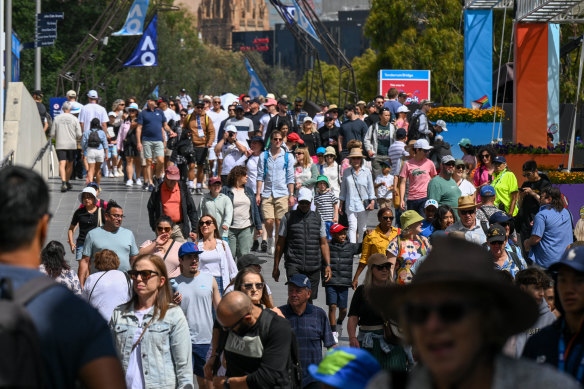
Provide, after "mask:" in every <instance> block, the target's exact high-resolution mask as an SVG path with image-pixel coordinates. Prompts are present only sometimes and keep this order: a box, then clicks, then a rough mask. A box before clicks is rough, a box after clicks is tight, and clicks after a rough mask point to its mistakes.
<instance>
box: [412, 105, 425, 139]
mask: <svg viewBox="0 0 584 389" xmlns="http://www.w3.org/2000/svg"><path fill="white" fill-rule="evenodd" d="M422 115H423V114H422V113H421V112H420V113H417V114H416V113H414V114H413V115H412V121H411V122H410V125H409V126H408V140H412V139H414V140H418V139H420V131H419V129H420V116H422Z"/></svg>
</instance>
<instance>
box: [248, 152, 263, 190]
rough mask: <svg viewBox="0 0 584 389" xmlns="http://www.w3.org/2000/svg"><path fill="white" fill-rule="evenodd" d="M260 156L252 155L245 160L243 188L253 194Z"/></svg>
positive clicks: (255, 188)
mask: <svg viewBox="0 0 584 389" xmlns="http://www.w3.org/2000/svg"><path fill="white" fill-rule="evenodd" d="M260 156H261V154H260V155H252V156H251V157H249V158H248V159H247V163H246V166H247V184H245V186H246V187H247V188H249V189H251V191H252V192H253V193H256V190H257V180H258V163H259V161H260Z"/></svg>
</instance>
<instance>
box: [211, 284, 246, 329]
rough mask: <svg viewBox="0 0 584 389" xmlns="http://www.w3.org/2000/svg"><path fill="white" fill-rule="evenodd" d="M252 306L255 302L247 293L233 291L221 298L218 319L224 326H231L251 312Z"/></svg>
mask: <svg viewBox="0 0 584 389" xmlns="http://www.w3.org/2000/svg"><path fill="white" fill-rule="evenodd" d="M252 308H253V303H252V301H251V299H250V298H249V297H248V296H247V295H246V294H245V293H242V292H239V291H233V292H230V293H227V294H226V295H225V296H223V298H222V299H221V302H220V303H219V305H218V306H217V319H218V320H219V322H220V323H221V324H222V325H223V326H225V327H230V326H231V325H232V324H233V323H234V322H236V321H237V320H239V318H241V317H243V316H244V315H246V314H248V313H250V312H251V310H252Z"/></svg>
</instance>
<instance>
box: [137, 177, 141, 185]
mask: <svg viewBox="0 0 584 389" xmlns="http://www.w3.org/2000/svg"><path fill="white" fill-rule="evenodd" d="M136 186H142V180H141V179H139V178H136Z"/></svg>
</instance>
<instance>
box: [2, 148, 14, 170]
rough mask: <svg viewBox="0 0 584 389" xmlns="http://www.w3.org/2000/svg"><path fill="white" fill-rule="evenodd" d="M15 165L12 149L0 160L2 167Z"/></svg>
mask: <svg viewBox="0 0 584 389" xmlns="http://www.w3.org/2000/svg"><path fill="white" fill-rule="evenodd" d="M12 165H14V150H10V152H9V153H8V154H7V155H6V156H5V157H4V159H2V161H0V169H2V168H4V167H6V166H12Z"/></svg>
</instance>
